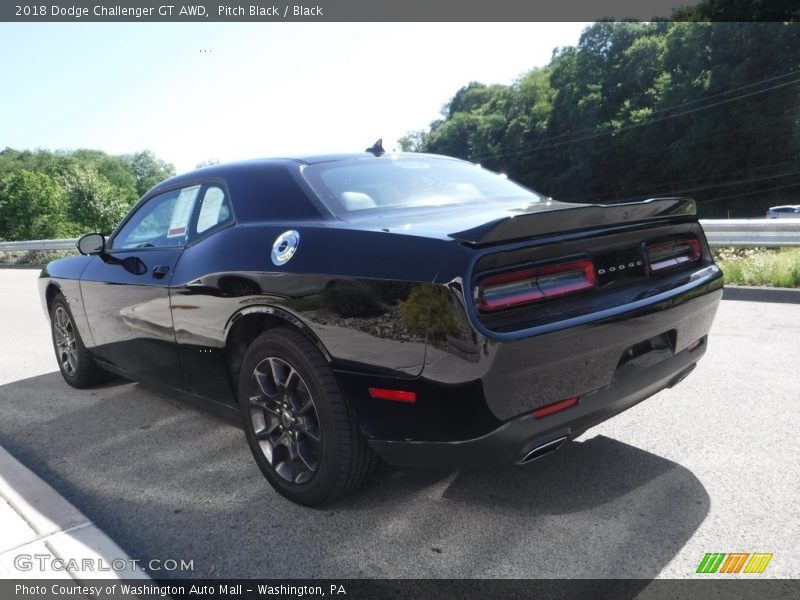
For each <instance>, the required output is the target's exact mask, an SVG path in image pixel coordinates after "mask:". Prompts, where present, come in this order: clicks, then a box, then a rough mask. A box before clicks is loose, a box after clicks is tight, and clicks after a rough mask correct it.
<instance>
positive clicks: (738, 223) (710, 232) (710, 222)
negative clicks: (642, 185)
mask: <svg viewBox="0 0 800 600" xmlns="http://www.w3.org/2000/svg"><path fill="white" fill-rule="evenodd" d="M700 223H701V224H702V225H703V229H704V230H705V232H706V237H707V238H708V243H709V244H710V245H711V247H712V248H720V247H736V248H752V247H760V248H785V247H791V246H800V219H702V220H701V221H700ZM77 241H78V239H77V238H75V239H70V240H28V241H24V242H0V252H3V251H5V252H17V251H25V250H72V249H74V248H75V244H76V243H77Z"/></svg>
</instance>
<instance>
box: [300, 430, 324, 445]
mask: <svg viewBox="0 0 800 600" xmlns="http://www.w3.org/2000/svg"><path fill="white" fill-rule="evenodd" d="M297 431H299V432H300V433H302V434H303V435H304V436H306V437H307V438H309V439H310V440H313V441H314V442H316V443H317V444H318V443H319V442H320V437H319V433H315V432H313V431H311V430H310V429H308V427H298V428H297Z"/></svg>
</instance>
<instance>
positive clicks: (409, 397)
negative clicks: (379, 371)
mask: <svg viewBox="0 0 800 600" xmlns="http://www.w3.org/2000/svg"><path fill="white" fill-rule="evenodd" d="M369 395H370V396H372V397H373V398H380V399H381V400H394V401H395V402H416V401H417V394H416V393H414V392H403V391H401V390H385V389H383V388H369Z"/></svg>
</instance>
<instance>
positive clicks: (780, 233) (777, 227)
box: [700, 219, 800, 248]
mask: <svg viewBox="0 0 800 600" xmlns="http://www.w3.org/2000/svg"><path fill="white" fill-rule="evenodd" d="M700 223H701V224H702V225H703V229H704V230H705V232H706V238H708V243H709V245H710V246H711V247H712V248H720V247H725V246H727V247H735V248H753V247H759V248H786V247H790V246H800V219H703V220H701V221H700Z"/></svg>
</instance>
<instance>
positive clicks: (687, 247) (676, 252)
mask: <svg viewBox="0 0 800 600" xmlns="http://www.w3.org/2000/svg"><path fill="white" fill-rule="evenodd" d="M700 256H701V253H700V241H699V240H697V239H695V238H687V239H682V240H672V241H670V242H659V243H657V244H652V245H648V246H647V258H648V260H649V262H650V272H651V273H655V272H656V271H663V270H664V269H671V268H672V267H678V266H680V265H684V264H686V263H691V262H697V261H698V260H700Z"/></svg>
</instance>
